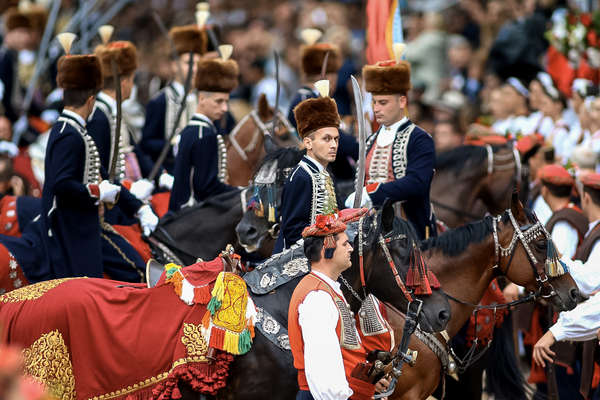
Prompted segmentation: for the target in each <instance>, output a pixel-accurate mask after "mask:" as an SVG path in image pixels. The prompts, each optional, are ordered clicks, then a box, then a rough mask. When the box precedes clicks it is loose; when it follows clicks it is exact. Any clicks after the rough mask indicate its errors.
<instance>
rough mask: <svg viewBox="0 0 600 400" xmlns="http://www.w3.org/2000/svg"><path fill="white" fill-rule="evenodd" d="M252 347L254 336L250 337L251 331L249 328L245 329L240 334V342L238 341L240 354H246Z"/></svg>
mask: <svg viewBox="0 0 600 400" xmlns="http://www.w3.org/2000/svg"><path fill="white" fill-rule="evenodd" d="M251 347H252V338H251V337H250V332H249V331H248V329H244V331H243V332H242V333H241V334H240V337H239V342H238V354H246V353H247V352H249V351H250V348H251Z"/></svg>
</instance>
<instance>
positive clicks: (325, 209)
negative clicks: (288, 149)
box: [298, 160, 337, 224]
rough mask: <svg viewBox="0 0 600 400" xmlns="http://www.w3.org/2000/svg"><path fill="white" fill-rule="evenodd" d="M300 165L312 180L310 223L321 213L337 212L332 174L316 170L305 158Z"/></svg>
mask: <svg viewBox="0 0 600 400" xmlns="http://www.w3.org/2000/svg"><path fill="white" fill-rule="evenodd" d="M298 167H300V168H302V169H303V170H305V171H306V173H308V175H309V176H310V179H311V181H312V204H311V207H310V224H314V223H315V219H316V217H317V215H319V214H331V213H334V212H337V199H336V197H335V189H334V186H333V181H332V180H331V176H329V174H328V173H327V171H323V172H320V171H315V170H314V169H313V168H311V167H310V166H309V165H308V164H307V163H306V162H305V161H304V160H301V161H300V163H298Z"/></svg>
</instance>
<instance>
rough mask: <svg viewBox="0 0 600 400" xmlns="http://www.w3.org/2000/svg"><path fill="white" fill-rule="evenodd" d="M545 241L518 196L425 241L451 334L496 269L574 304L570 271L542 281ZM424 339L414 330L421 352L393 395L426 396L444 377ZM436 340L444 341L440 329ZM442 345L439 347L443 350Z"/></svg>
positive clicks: (565, 306) (398, 325)
mask: <svg viewBox="0 0 600 400" xmlns="http://www.w3.org/2000/svg"><path fill="white" fill-rule="evenodd" d="M511 214H512V216H514V220H515V222H514V223H513V222H512V221H511V219H512V217H511ZM495 232H496V233H495ZM520 235H523V238H524V239H523V240H521V239H520V237H521V236H520ZM547 246H548V238H547V235H546V234H545V231H544V230H543V228H542V227H541V225H539V222H538V221H537V219H536V218H535V216H534V215H532V214H531V213H530V212H528V211H527V210H524V209H523V207H522V206H521V203H520V202H519V201H518V199H517V198H516V197H515V196H513V204H512V206H511V208H510V209H509V210H507V211H506V212H505V213H504V214H502V216H500V217H497V218H493V217H486V218H485V219H483V220H481V221H478V222H475V223H472V224H469V225H467V226H464V227H460V228H457V229H454V230H450V231H448V232H446V233H445V234H443V235H441V236H439V237H438V238H434V239H430V240H428V241H425V242H424V243H423V244H422V249H423V250H424V251H425V253H424V256H425V258H426V261H427V264H428V265H429V266H430V268H431V269H432V270H433V271H434V272H435V274H436V276H437V277H438V278H439V280H440V283H441V284H442V287H443V289H444V291H445V292H446V293H447V294H448V296H449V298H450V299H451V309H452V317H451V319H450V323H449V324H448V327H447V328H446V332H447V334H448V336H449V337H450V338H452V337H453V336H454V335H456V334H457V333H458V331H459V330H460V329H461V327H462V326H463V325H464V324H465V322H466V321H467V319H468V318H469V316H470V315H471V313H472V312H473V310H474V306H473V305H476V304H477V303H478V302H479V301H480V300H481V297H482V296H483V293H484V291H485V290H486V289H487V287H488V285H489V283H490V282H491V280H492V279H493V278H494V277H495V276H497V275H505V276H506V277H507V278H508V279H510V280H511V281H513V282H514V283H517V284H519V285H522V286H524V287H525V288H526V289H527V290H529V291H531V292H536V293H538V294H540V295H543V296H544V297H546V298H547V299H549V300H550V301H551V302H552V303H553V305H554V306H555V307H556V308H558V309H559V310H561V311H566V310H571V309H573V308H574V307H575V306H576V304H577V297H578V289H577V285H576V284H575V282H574V281H573V279H572V278H571V276H570V275H569V274H568V273H567V274H564V275H562V276H559V277H555V278H549V279H548V281H546V282H544V277H546V272H545V270H544V262H545V260H546V251H547ZM528 253H531V254H528ZM496 254H498V256H496ZM390 315H391V317H392V318H391V321H390V323H391V324H392V326H393V327H394V329H395V334H396V338H398V339H399V338H400V337H401V336H402V326H403V325H404V320H403V318H398V317H397V316H396V315H393V314H390ZM423 336H424V335H421V337H423ZM422 340H425V341H429V340H430V339H428V338H424V339H422ZM422 340H420V339H417V338H416V337H415V335H413V337H412V339H411V342H410V348H411V349H416V350H418V352H419V355H418V358H417V363H416V365H415V366H414V367H413V368H404V370H403V375H402V377H401V378H400V380H399V382H398V387H397V389H396V391H395V393H394V395H393V396H392V397H391V398H394V399H411V400H413V399H426V398H427V397H428V396H430V395H431V394H432V393H433V391H434V390H435V388H436V387H437V386H438V383H439V382H440V378H442V377H443V376H442V372H443V369H442V364H441V362H440V358H438V356H436V354H435V353H434V352H433V351H432V350H431V349H430V347H428V346H427V345H426V344H424V342H423V341H422ZM437 340H438V342H440V343H442V344H445V343H446V342H445V339H444V338H443V337H442V336H440V335H438V336H437ZM444 347H445V346H442V348H441V353H444V350H445V349H444Z"/></svg>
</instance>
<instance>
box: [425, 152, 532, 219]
mask: <svg viewBox="0 0 600 400" xmlns="http://www.w3.org/2000/svg"><path fill="white" fill-rule="evenodd" d="M522 180H523V168H522V167H521V158H520V155H519V154H518V152H517V150H516V149H515V148H514V147H513V146H512V145H510V144H506V145H502V146H491V145H486V146H471V145H467V146H460V147H457V148H455V149H452V150H449V151H446V152H443V153H441V154H440V155H438V157H437V160H436V171H435V175H434V177H433V181H432V183H431V199H432V200H431V203H432V204H433V207H434V209H435V215H436V218H437V219H438V221H442V222H443V223H444V224H445V225H447V226H448V227H451V228H455V227H458V226H460V225H463V224H465V223H468V222H471V221H475V220H479V219H481V218H483V216H484V215H485V213H486V212H489V213H490V214H491V215H496V214H499V213H500V212H502V211H503V210H505V209H507V208H508V207H509V205H510V198H511V193H512V189H513V187H514V186H515V184H519V183H520V182H521V181H522Z"/></svg>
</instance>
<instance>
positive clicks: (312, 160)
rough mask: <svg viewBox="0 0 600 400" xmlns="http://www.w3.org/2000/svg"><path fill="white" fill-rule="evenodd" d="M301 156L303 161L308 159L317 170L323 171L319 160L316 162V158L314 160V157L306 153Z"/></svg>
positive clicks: (323, 168)
mask: <svg viewBox="0 0 600 400" xmlns="http://www.w3.org/2000/svg"><path fill="white" fill-rule="evenodd" d="M303 158H304V159H305V160H304V161H308V162H310V163H311V164H313V165H312V166H313V167H315V168H316V169H317V170H318V171H319V172H324V171H325V167H323V165H322V164H321V163H320V162H318V161H317V160H315V159H314V158H312V157H310V156H308V155H305V156H304V157H303Z"/></svg>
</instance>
